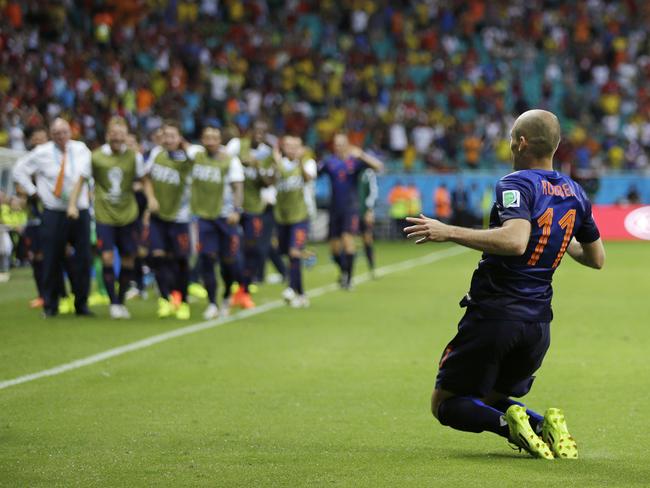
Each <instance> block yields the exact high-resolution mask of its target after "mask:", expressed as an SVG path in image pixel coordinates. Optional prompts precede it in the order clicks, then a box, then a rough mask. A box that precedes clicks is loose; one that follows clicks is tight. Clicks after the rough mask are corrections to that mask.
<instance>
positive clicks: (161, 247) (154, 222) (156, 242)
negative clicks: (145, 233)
mask: <svg viewBox="0 0 650 488" xmlns="http://www.w3.org/2000/svg"><path fill="white" fill-rule="evenodd" d="M149 244H150V249H151V252H154V251H165V252H166V253H171V254H173V255H174V256H175V257H178V258H185V257H189V255H190V224H189V223H185V222H169V221H167V220H162V219H160V218H158V217H156V216H155V215H152V216H151V219H150V221H149Z"/></svg>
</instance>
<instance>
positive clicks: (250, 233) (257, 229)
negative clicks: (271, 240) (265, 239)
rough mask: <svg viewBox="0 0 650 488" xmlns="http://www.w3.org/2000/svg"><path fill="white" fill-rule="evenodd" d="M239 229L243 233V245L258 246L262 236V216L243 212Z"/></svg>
mask: <svg viewBox="0 0 650 488" xmlns="http://www.w3.org/2000/svg"><path fill="white" fill-rule="evenodd" d="M241 227H242V231H243V232H244V245H245V246H249V247H251V246H255V245H259V244H260V241H261V239H262V236H263V234H264V220H263V218H262V215H261V214H260V215H258V214H251V213H246V212H244V213H243V214H242V216H241Z"/></svg>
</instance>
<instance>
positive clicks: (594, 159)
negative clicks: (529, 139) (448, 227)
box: [0, 0, 650, 172]
mask: <svg viewBox="0 0 650 488" xmlns="http://www.w3.org/2000/svg"><path fill="white" fill-rule="evenodd" d="M0 12H2V15H0V117H1V118H0V146H8V147H12V148H22V147H23V144H24V131H25V129H26V128H28V127H30V126H34V125H40V124H43V122H44V119H47V120H50V119H52V118H53V117H55V116H58V115H62V116H64V117H66V118H68V119H69V120H71V121H72V122H73V131H74V137H77V138H80V139H83V140H85V141H86V142H87V143H88V144H89V146H91V147H93V146H96V145H98V144H99V141H101V140H102V139H103V134H104V131H105V124H106V121H107V120H108V118H109V117H110V116H111V115H114V114H119V115H123V116H124V117H126V118H127V120H128V121H129V124H130V125H131V126H132V127H134V128H135V129H136V132H137V135H138V136H139V137H140V138H142V139H143V140H144V141H145V142H146V141H147V140H148V139H149V138H150V135H151V133H152V132H153V131H154V130H155V129H156V128H157V127H159V126H160V125H161V123H162V121H163V120H164V119H166V118H174V119H177V120H180V122H181V128H182V131H183V133H184V134H185V135H186V137H187V138H188V139H194V138H196V136H197V135H198V133H199V131H200V129H201V127H203V126H204V125H205V124H206V123H212V124H219V125H220V126H221V127H223V128H224V129H228V130H230V131H235V130H236V129H237V128H238V129H246V128H248V127H250V125H251V124H252V122H253V121H254V120H255V119H256V118H258V117H260V116H263V117H265V118H267V119H268V120H269V121H270V123H271V128H272V130H273V132H274V133H294V134H298V135H300V136H302V137H303V139H304V140H305V142H306V143H307V144H308V145H309V146H310V147H314V148H316V150H317V152H320V151H322V150H323V149H325V148H326V146H327V145H328V144H329V143H330V141H331V138H332V135H333V134H334V133H335V132H336V131H339V130H345V131H347V133H348V135H349V137H350V140H351V141H352V142H353V143H355V144H359V145H362V146H364V147H369V148H373V149H374V150H375V151H376V152H381V153H385V154H387V155H389V156H390V157H391V158H392V159H393V160H394V161H399V163H397V164H398V165H397V166H395V165H393V166H392V168H389V169H404V170H407V171H408V170H415V171H418V170H424V169H430V170H437V171H455V170H458V169H465V168H491V167H495V166H499V165H507V164H508V161H509V159H510V154H509V134H508V130H509V127H510V126H511V123H512V120H513V116H514V115H516V114H518V113H521V112H522V111H524V110H525V109H527V108H530V107H539V108H546V109H549V110H552V111H553V112H555V113H557V114H558V115H559V116H560V119H561V121H562V125H563V131H564V135H565V137H564V141H563V143H562V146H561V148H560V150H559V151H558V153H557V156H556V160H557V161H558V163H559V164H562V165H564V169H567V168H568V166H566V165H569V164H570V165H571V169H572V170H574V172H575V171H577V170H586V171H587V172H588V171H589V170H593V169H600V168H611V169H633V168H639V169H644V168H648V167H649V163H648V155H649V154H650V83H649V81H650V80H649V78H650V37H649V36H648V33H647V25H649V23H650V7H649V4H648V3H647V2H644V1H642V0H625V1H603V0H589V1H585V2H575V3H574V2H561V1H555V0H548V1H541V0H536V1H529V0H514V1H508V2H490V1H486V0H470V1H465V0H448V1H436V0H422V1H415V0H412V1H401V2H390V1H388V0H343V1H333V0H323V1H308V0H303V1H300V0H286V1H282V0H222V1H219V0H196V1H188V0H106V1H92V0H85V1H80V2H73V1H72V0H58V1H35V0H31V1H16V0H0Z"/></svg>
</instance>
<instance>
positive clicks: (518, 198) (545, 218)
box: [404, 110, 605, 459]
mask: <svg viewBox="0 0 650 488" xmlns="http://www.w3.org/2000/svg"><path fill="white" fill-rule="evenodd" d="M559 143H560V124H559V122H558V119H557V117H556V116H555V115H553V114H552V113H550V112H546V111H543V110H531V111H528V112H525V113H524V114H522V115H521V116H520V117H519V118H518V119H517V120H516V121H515V123H514V126H513V128H512V131H511V143H510V147H511V150H512V153H513V156H514V169H515V170H516V171H515V172H514V173H511V174H509V175H506V176H505V177H503V178H502V179H501V180H500V181H499V182H498V183H497V187H496V203H495V204H494V206H493V208H492V213H491V216H490V228H489V229H487V230H475V229H466V228H462V227H455V226H450V225H445V224H443V223H441V222H439V221H437V220H434V219H429V218H426V217H424V216H420V218H408V219H407V220H408V221H409V222H410V223H411V224H412V225H411V226H410V227H407V228H406V229H404V231H405V232H406V233H407V234H408V237H409V238H415V239H417V241H416V242H417V243H418V244H420V243H424V242H427V241H433V242H444V241H452V242H456V243H458V244H461V245H463V246H466V247H470V248H472V249H477V250H480V251H483V253H484V254H483V257H482V259H481V261H480V262H479V265H478V268H477V269H476V271H475V272H474V276H473V277H472V283H471V286H470V290H469V293H468V294H467V295H466V296H465V298H463V300H462V301H461V306H463V307H466V308H467V310H466V312H465V315H464V316H463V318H462V319H461V321H460V323H459V324H458V333H457V334H456V336H455V337H454V338H453V339H452V341H451V342H450V343H449V345H448V346H447V348H446V349H445V351H444V352H443V355H442V358H441V360H440V365H439V371H438V376H437V379H436V387H435V390H434V392H433V396H432V398H431V410H432V413H433V415H434V416H435V417H436V418H437V419H438V420H439V421H440V423H441V424H443V425H448V426H450V427H452V428H454V429H458V430H463V431H467V432H483V431H485V430H487V431H490V432H494V433H496V434H498V435H501V436H503V437H505V438H506V439H508V440H509V441H510V442H511V443H513V444H515V445H517V446H518V447H520V448H522V449H524V450H526V451H527V452H528V453H530V454H531V455H532V456H534V457H540V458H545V459H553V458H554V457H557V458H565V459H571V458H574V459H575V458H577V457H578V449H577V445H576V443H575V441H574V440H573V437H572V436H571V435H570V434H569V431H568V429H567V425H566V422H565V419H564V414H563V413H562V411H561V410H560V409H558V408H549V409H548V410H547V411H546V413H545V415H544V416H542V415H539V414H538V413H536V412H534V411H532V410H530V409H527V408H526V407H525V406H524V405H523V404H521V403H519V402H517V401H515V400H512V399H511V398H510V397H511V396H514V397H521V396H523V395H525V394H526V393H528V391H529V390H530V388H531V386H532V383H533V379H534V376H533V374H534V373H535V371H536V370H537V369H538V368H539V367H540V366H541V364H542V360H543V359H544V356H545V354H546V351H547V349H548V347H549V343H550V321H551V319H552V312H551V296H552V293H553V292H552V288H551V280H552V277H553V273H554V272H555V269H556V268H557V267H558V265H559V264H560V261H561V259H562V256H563V255H564V253H565V252H568V253H569V255H570V256H571V257H572V258H574V259H575V260H576V261H578V262H579V263H581V264H583V265H585V266H589V267H593V268H597V269H599V268H601V267H602V266H603V264H604V261H605V251H604V248H603V244H602V241H601V240H600V234H599V232H598V229H597V227H596V224H595V223H594V220H593V218H592V215H591V203H590V202H589V200H588V199H587V196H586V195H585V193H584V191H583V189H582V188H581V187H580V186H579V185H578V184H577V183H576V182H574V181H573V180H571V179H570V178H569V177H567V176H564V175H562V174H560V173H558V172H557V171H553V154H554V153H555V151H556V150H557V147H558V144H559ZM540 436H541V437H540Z"/></svg>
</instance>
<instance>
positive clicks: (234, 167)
mask: <svg viewBox="0 0 650 488" xmlns="http://www.w3.org/2000/svg"><path fill="white" fill-rule="evenodd" d="M228 181H229V182H230V183H243V181H244V166H242V164H241V161H240V160H239V158H238V157H234V158H232V159H231V160H230V168H229V169H228Z"/></svg>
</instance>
